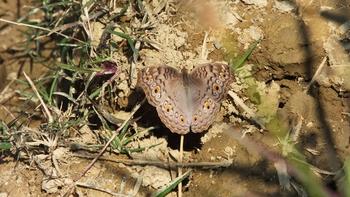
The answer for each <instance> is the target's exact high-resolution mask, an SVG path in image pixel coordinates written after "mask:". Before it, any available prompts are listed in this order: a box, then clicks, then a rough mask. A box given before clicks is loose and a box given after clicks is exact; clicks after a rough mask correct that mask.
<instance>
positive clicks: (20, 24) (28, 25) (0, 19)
mask: <svg viewBox="0 0 350 197" xmlns="http://www.w3.org/2000/svg"><path fill="white" fill-rule="evenodd" d="M0 21H2V22H5V23H10V24H13V25H18V26H25V27H30V28H35V29H40V30H43V31H47V32H51V30H50V29H47V28H44V27H40V26H36V25H30V24H25V23H18V22H14V21H9V20H6V19H3V18H0ZM54 33H55V34H58V35H60V36H63V37H65V38H69V39H73V40H76V41H78V42H80V43H84V42H83V41H81V40H79V39H77V38H74V37H69V36H67V35H65V34H62V33H60V32H54Z"/></svg>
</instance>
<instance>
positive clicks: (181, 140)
mask: <svg viewBox="0 0 350 197" xmlns="http://www.w3.org/2000/svg"><path fill="white" fill-rule="evenodd" d="M184 138H185V137H184V135H181V136H180V155H179V162H180V163H181V166H180V167H179V168H178V177H180V176H181V175H182V157H183V151H184ZM177 189H178V197H182V181H181V182H180V183H179V185H178V188H177Z"/></svg>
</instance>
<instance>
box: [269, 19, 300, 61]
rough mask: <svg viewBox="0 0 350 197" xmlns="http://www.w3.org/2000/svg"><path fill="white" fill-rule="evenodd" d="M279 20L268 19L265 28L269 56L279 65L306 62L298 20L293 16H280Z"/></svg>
mask: <svg viewBox="0 0 350 197" xmlns="http://www.w3.org/2000/svg"><path fill="white" fill-rule="evenodd" d="M276 17H278V20H274V19H272V18H271V19H267V23H266V27H265V35H266V47H267V54H270V56H271V61H272V62H273V63H276V64H279V65H289V64H300V63H302V62H304V61H305V57H304V50H303V49H302V47H301V46H304V44H305V43H303V41H302V40H303V39H302V35H301V34H300V32H299V31H298V29H299V26H298V24H297V21H296V19H295V18H294V17H293V16H291V15H286V14H282V15H278V16H275V17H273V18H276Z"/></svg>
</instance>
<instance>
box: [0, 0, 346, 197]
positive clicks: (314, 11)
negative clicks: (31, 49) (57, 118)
mask: <svg viewBox="0 0 350 197" xmlns="http://www.w3.org/2000/svg"><path fill="white" fill-rule="evenodd" d="M151 2H152V3H153V4H152V3H150V4H149V7H146V8H147V9H150V10H151V11H153V15H151V17H150V18H151V21H152V20H153V21H157V23H155V24H154V27H153V28H152V30H151V31H150V32H149V35H147V36H148V38H149V39H151V40H152V41H153V43H156V45H157V46H161V50H156V49H155V48H154V47H151V46H149V47H144V48H142V49H141V50H140V57H139V61H138V62H137V64H136V66H137V68H143V67H146V66H152V65H163V64H166V65H169V66H173V67H175V68H179V69H181V68H186V69H188V70H191V69H192V68H194V67H196V65H198V64H200V63H204V62H215V61H219V62H225V61H227V57H225V54H227V52H228V53H231V54H241V53H242V51H244V50H246V49H247V48H248V47H249V45H250V44H252V43H253V42H254V41H257V40H260V39H261V42H260V44H259V45H258V47H257V48H256V49H255V51H254V53H253V55H252V57H251V58H250V60H249V61H248V63H247V65H246V66H244V71H242V72H240V73H239V74H240V75H253V76H254V77H255V79H256V86H257V87H258V90H259V91H260V93H261V95H263V96H262V99H264V98H265V99H267V100H268V101H269V102H267V103H266V105H265V106H264V104H262V105H260V106H258V105H257V104H256V103H254V102H251V101H249V96H248V95H247V89H249V87H248V85H247V82H246V81H244V80H243V79H242V78H240V77H239V76H236V82H234V83H233V84H231V90H232V91H234V92H236V93H237V94H238V95H239V97H240V98H241V99H243V100H244V101H245V103H246V105H247V106H248V107H249V108H250V109H252V110H253V111H254V113H256V114H257V115H261V117H265V118H266V117H269V116H266V113H268V114H271V113H273V114H276V115H277V116H278V117H279V119H280V120H281V122H282V124H284V125H285V126H286V127H288V128H291V130H292V128H296V127H298V126H297V125H298V123H300V124H299V131H300V133H299V135H298V136H297V137H296V142H295V143H296V144H297V146H298V147H299V148H300V150H301V152H302V153H303V154H304V155H305V156H306V160H307V161H308V162H309V163H310V164H312V165H314V166H316V167H317V168H319V169H323V170H325V171H329V172H334V171H335V170H337V169H339V167H341V163H342V162H343V161H344V160H345V159H346V157H347V156H348V155H349V153H350V149H349V141H350V133H349V131H350V128H349V127H350V125H349V93H348V91H349V88H350V87H349V86H350V83H349V79H346V77H344V76H346V73H349V68H348V67H347V68H345V67H344V65H349V59H348V52H347V51H345V50H344V47H343V46H342V45H341V44H340V43H339V42H338V41H339V40H341V39H343V38H344V36H345V34H346V28H345V31H344V27H342V26H340V25H341V24H340V25H339V24H337V23H334V22H332V20H330V19H327V18H324V17H321V16H320V11H322V10H325V9H328V10H334V11H336V12H337V11H339V10H341V9H342V8H343V7H344V4H341V3H333V2H332V1H301V2H300V4H298V5H292V4H290V3H288V2H287V1H277V0H273V1H266V0H265V1H264V0H242V1H225V0H220V1H208V2H207V3H198V4H197V3H196V1H193V3H182V4H181V5H180V6H178V5H177V4H176V3H174V2H172V1H169V3H168V4H167V7H166V9H165V11H164V10H163V11H159V12H158V13H156V12H155V9H154V8H156V7H157V5H158V4H157V2H158V1H151ZM347 6H349V5H347ZM15 7H16V5H15V3H14V2H13V1H8V2H6V1H1V2H0V14H1V13H6V18H7V19H14V17H15V15H16V13H15V9H14V8H15ZM130 16H132V13H130ZM152 17H153V18H152ZM276 19H278V20H276ZM301 19H302V20H303V21H304V22H302V21H301ZM131 20H133V19H131ZM133 22H134V23H135V24H137V23H141V22H140V21H133ZM0 25H4V23H0ZM91 25H92V27H93V28H94V30H95V31H96V32H97V33H95V34H94V35H95V36H96V40H97V38H98V35H99V33H98V32H99V29H100V28H101V24H99V23H98V22H96V23H92V24H91ZM304 26H306V27H307V28H306V29H307V32H308V37H307V38H308V40H307V39H305V35H304V34H303V32H302V31H301V29H302V27H304ZM213 27H214V28H213ZM342 28H343V29H342ZM17 30H18V28H16V26H9V27H7V28H5V29H3V30H1V31H0V35H1V37H2V38H6V39H1V40H2V43H1V50H2V51H3V50H6V49H8V48H9V47H11V46H12V43H15V42H16V41H18V39H20V34H19V33H18V31H17ZM347 31H349V30H347ZM113 39H116V40H118V38H117V37H113ZM307 51H311V55H309V54H308V53H306V52H307ZM0 55H1V57H0V59H3V62H2V64H0V89H1V88H4V87H5V86H6V84H7V83H8V82H9V80H7V81H5V80H4V77H3V76H2V74H4V73H5V72H4V69H5V67H6V70H7V73H8V75H7V76H10V74H11V73H13V72H17V70H18V66H19V65H17V64H19V63H18V62H14V63H13V62H12V59H11V54H10V53H2V54H0ZM113 56H114V59H115V61H116V63H117V64H118V65H119V66H120V67H121V74H120V76H119V77H118V78H117V79H116V80H117V88H118V89H119V90H120V91H119V94H118V97H117V98H116V99H115V101H116V103H117V105H119V107H118V109H123V107H125V106H128V105H132V103H133V102H134V101H135V94H132V93H134V92H135V89H134V87H132V86H133V85H131V86H129V85H128V83H127V81H128V80H129V74H128V73H130V72H129V69H130V64H129V61H128V58H127V57H126V56H125V54H119V53H116V54H113ZM324 57H327V62H326V64H325V66H324V68H323V69H322V70H321V71H320V73H319V76H317V78H315V81H317V83H318V84H319V85H317V88H315V89H313V90H312V91H311V92H309V93H307V92H305V88H306V87H307V86H308V85H309V83H310V80H311V79H312V78H313V73H315V71H316V70H317V68H318V67H319V66H320V65H321V62H322V60H323V58H324ZM0 63H1V61H0ZM10 63H11V64H10ZM310 63H311V64H310ZM310 65H312V67H310ZM44 71H45V70H44ZM36 76H38V75H37V74H32V75H31V77H33V78H35V77H36ZM132 81H133V82H134V81H135V80H134V79H132ZM311 88H312V87H311ZM136 93H137V94H136V98H138V97H140V96H142V94H139V92H137V91H136ZM17 102H21V101H19V100H16V99H15V100H14V101H8V102H5V103H1V102H0V104H1V105H0V107H2V108H3V109H4V108H5V107H6V108H7V109H8V110H9V111H12V112H16V111H18V110H19V109H16V103H17ZM263 107H265V108H268V110H265V111H264V110H261V108H263ZM259 110H260V112H261V111H263V112H264V113H265V114H259V113H258V112H259ZM116 111H118V112H116V113H115V115H116V116H117V117H121V118H122V119H123V117H125V113H126V114H128V112H125V113H122V112H120V111H123V110H120V111H119V110H116ZM266 111H268V112H266ZM137 115H138V116H142V118H141V120H140V121H139V123H138V126H140V127H148V126H159V125H162V124H161V122H160V120H159V118H158V117H157V114H156V111H155V110H154V109H153V108H152V107H151V106H150V105H148V104H145V105H144V106H142V107H141V109H140V111H139V112H138V113H137ZM263 115H265V116H263ZM252 118H253V117H250V116H249V113H247V112H246V111H245V110H243V109H242V108H241V107H240V106H238V105H237V104H235V103H234V101H233V100H232V98H231V97H230V96H227V99H226V100H225V101H224V102H223V105H222V108H221V112H220V115H219V117H218V118H217V121H216V122H215V123H214V124H213V125H212V126H211V127H210V129H209V130H208V131H207V132H206V133H203V134H189V135H186V136H185V153H184V160H185V161H186V162H203V161H210V162H214V161H216V162H225V161H232V163H233V164H232V165H231V166H230V167H223V168H218V169H215V170H205V169H194V171H193V173H192V176H191V178H190V180H189V181H188V182H187V183H186V184H185V192H184V196H295V195H296V191H295V190H293V189H291V190H290V191H288V190H286V189H283V188H282V187H281V185H280V183H279V179H278V176H277V173H276V169H275V168H274V166H273V164H271V163H270V162H269V161H267V160H266V159H264V158H262V157H261V155H259V154H257V153H255V152H252V151H248V150H247V148H246V147H244V146H242V145H240V144H239V143H238V142H237V140H235V139H232V138H231V137H230V136H229V134H227V133H225V131H226V132H241V133H242V135H243V133H246V135H249V136H250V137H252V138H254V139H255V140H258V141H261V142H263V143H264V144H266V145H267V146H268V147H270V148H271V150H277V149H278V147H279V146H278V144H279V143H281V142H280V141H279V140H278V138H277V137H276V135H275V134H274V133H273V132H269V131H261V130H259V128H257V127H256V126H254V125H253V124H251V122H250V121H249V120H250V119H252ZM270 118H271V117H270ZM0 119H1V120H3V121H5V122H7V121H9V120H11V117H9V116H8V112H6V111H5V110H2V112H1V113H0ZM264 121H269V120H266V119H264ZM32 124H33V125H35V123H32ZM230 125H235V126H236V127H237V128H238V129H235V130H232V129H231V130H230V128H232V127H230ZM79 129H80V130H79V131H80V136H76V137H75V138H72V139H71V140H72V141H74V140H76V141H79V142H82V143H89V142H90V143H91V142H92V141H94V140H96V139H95V137H94V135H93V134H92V133H93V132H92V129H91V128H87V127H82V128H79ZM179 138H180V137H179V136H178V135H175V134H172V133H171V132H170V131H169V130H168V129H166V128H165V127H161V128H159V129H156V130H153V131H152V132H150V133H148V134H147V135H145V136H144V137H143V138H141V139H139V140H138V141H135V142H132V143H131V144H130V146H131V147H142V146H148V145H152V144H157V143H161V144H160V145H158V146H156V147H153V148H149V149H146V150H145V151H143V152H140V153H133V154H132V157H133V158H135V159H150V160H158V161H159V160H160V161H164V162H167V161H169V155H172V156H173V157H175V158H176V157H177V155H178V144H179ZM332 143H333V144H332ZM333 145H334V146H333ZM330 146H332V147H334V148H333V149H332V148H331V149H330V148H329V147H330ZM332 151H334V152H332ZM54 153H55V154H57V157H56V158H57V160H58V165H59V169H60V171H61V173H62V174H63V175H62V176H59V178H57V179H50V178H48V175H47V171H50V170H52V169H51V168H52V166H51V164H50V163H51V162H50V161H47V160H45V158H46V157H45V155H32V156H33V162H22V161H17V160H16V158H13V157H6V156H3V157H2V158H1V159H0V172H1V175H2V178H1V180H0V196H51V195H58V194H62V193H63V192H64V189H62V188H64V187H65V186H66V185H67V184H69V183H71V179H72V178H73V177H76V176H78V174H79V173H80V172H81V171H82V170H83V169H84V168H85V166H86V165H88V162H89V160H86V159H81V158H77V157H75V156H74V155H73V154H75V153H74V152H72V151H69V149H68V148H65V147H59V148H57V149H56V150H55V151H54ZM333 153H336V155H333V157H331V156H330V155H332V154H333ZM105 156H106V157H108V158H112V159H120V158H125V157H123V156H116V155H111V154H108V153H107V154H105ZM330 157H331V158H330ZM330 160H332V161H333V162H330ZM39 164H40V165H39ZM175 172H176V171H175ZM175 172H174V171H171V170H168V169H162V168H158V167H154V166H150V165H149V166H127V165H124V164H120V163H119V164H117V163H114V162H107V161H102V160H101V161H98V162H97V163H96V165H94V167H93V168H92V169H91V170H90V171H89V172H88V173H87V175H86V176H85V177H84V178H83V179H82V180H81V182H84V183H88V184H91V185H94V186H98V187H101V188H106V189H110V190H113V191H115V192H120V193H124V194H132V193H133V192H134V193H136V195H137V196H149V195H150V194H151V193H152V192H153V191H155V190H156V189H159V188H161V187H163V186H164V185H166V184H167V183H168V182H169V181H171V180H172V179H174V177H176V173H175ZM321 176H323V178H324V180H325V183H327V184H328V185H332V184H333V178H332V176H326V175H323V174H322V173H321ZM141 180H142V181H141ZM138 183H141V185H142V186H141V188H138V189H137V190H136V191H135V189H134V188H135V185H137V184H138ZM76 192H77V194H78V195H81V196H109V195H108V194H105V193H102V192H99V191H94V190H91V189H82V188H78V189H77V191H76ZM169 196H176V193H175V192H173V193H171V194H170V195H169Z"/></svg>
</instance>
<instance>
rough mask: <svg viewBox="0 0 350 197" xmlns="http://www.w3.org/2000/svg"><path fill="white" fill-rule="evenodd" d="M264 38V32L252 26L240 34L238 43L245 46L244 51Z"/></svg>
mask: <svg viewBox="0 0 350 197" xmlns="http://www.w3.org/2000/svg"><path fill="white" fill-rule="evenodd" d="M263 37H264V34H263V31H262V30H261V29H260V28H259V27H257V26H254V25H252V26H250V27H249V28H247V29H244V30H243V32H242V33H241V34H239V36H238V41H239V42H240V43H242V44H243V45H244V49H247V48H248V47H249V45H250V44H251V43H252V42H253V41H257V40H261V39H262V38H263Z"/></svg>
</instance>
